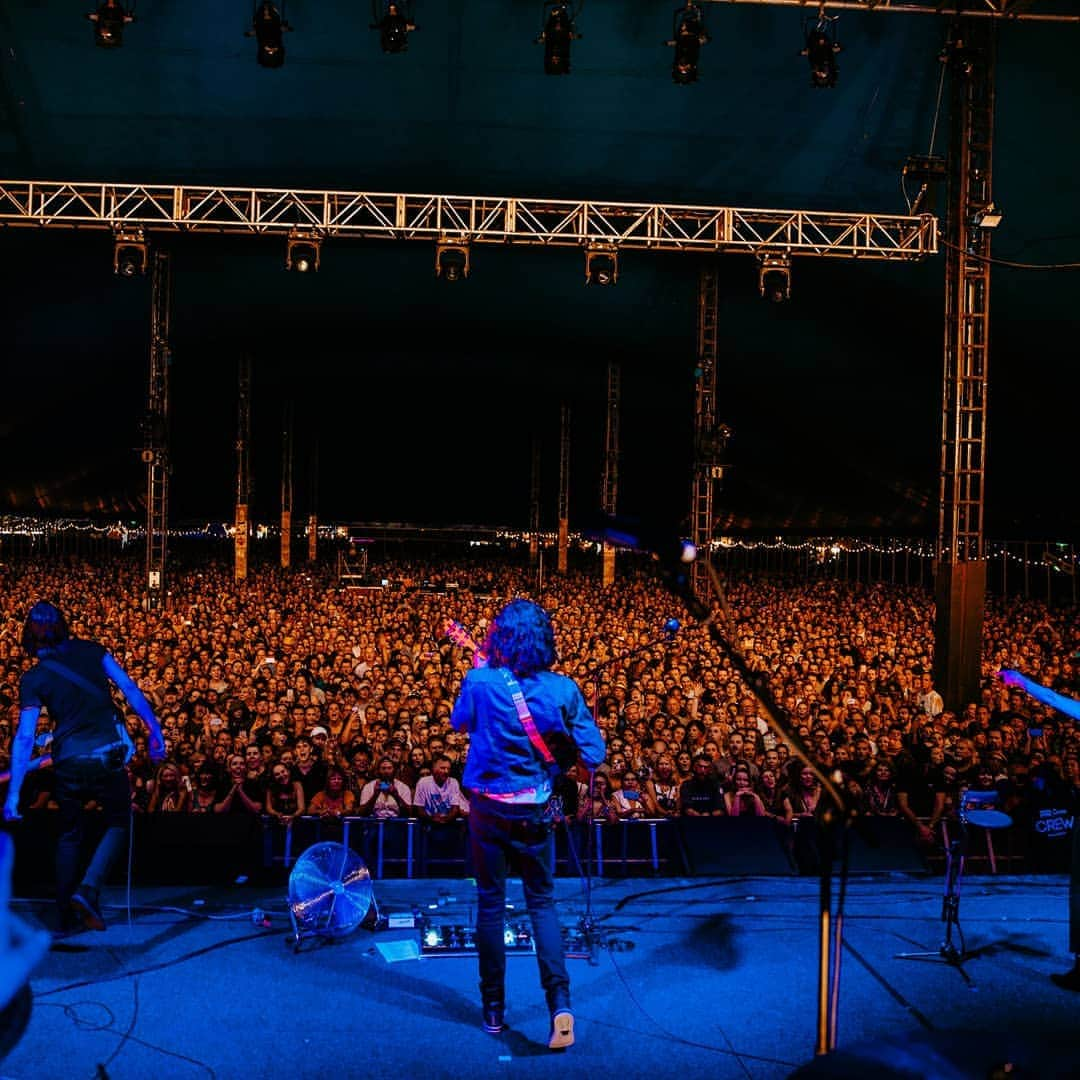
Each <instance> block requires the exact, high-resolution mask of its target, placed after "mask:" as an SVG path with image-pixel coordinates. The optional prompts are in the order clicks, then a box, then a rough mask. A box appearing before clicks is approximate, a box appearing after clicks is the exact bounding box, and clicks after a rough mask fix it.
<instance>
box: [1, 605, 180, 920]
mask: <svg viewBox="0 0 1080 1080" xmlns="http://www.w3.org/2000/svg"><path fill="white" fill-rule="evenodd" d="M22 643H23V648H24V649H25V650H26V651H27V652H28V653H29V654H30V656H31V657H33V658H34V659H36V660H37V664H35V665H34V667H32V668H30V670H29V671H27V672H25V673H24V674H23V677H22V680H21V681H20V683H19V726H18V730H17V732H16V735H15V738H14V739H13V740H12V744H11V787H10V788H9V789H8V796H7V801H6V802H5V804H4V818H5V819H6V820H7V821H12V820H15V819H17V818H18V817H19V816H20V815H19V792H20V789H21V788H22V782H23V778H24V777H25V775H26V771H27V768H28V766H29V764H30V754H31V751H32V750H33V745H34V734H35V732H36V730H37V721H38V715H39V714H40V713H41V710H42V709H43V708H45V709H48V711H49V719H50V721H51V722H52V724H53V740H52V756H53V765H54V769H55V775H56V791H55V798H56V801H57V803H58V804H59V806H60V839H59V842H58V843H57V848H56V901H57V904H58V906H59V909H60V927H59V930H60V933H61V934H63V933H66V932H70V931H73V930H75V929H77V928H78V925H79V923H81V924H82V925H83V926H85V927H86V928H89V929H93V930H104V929H105V920H104V918H103V917H102V914H101V908H100V906H99V903H98V890H99V889H100V887H101V885H102V883H103V882H104V881H105V878H106V876H107V875H108V872H109V868H110V866H111V865H112V863H113V861H114V860H115V858H116V856H117V855H118V854H119V853H120V850H121V848H122V847H123V845H124V842H125V840H126V839H127V831H128V826H129V820H130V812H131V790H130V786H129V784H128V775H127V770H126V769H125V767H124V766H125V765H126V764H127V760H128V758H129V757H130V756H131V752H132V750H133V746H132V743H131V739H130V738H129V736H128V733H127V730H126V729H125V727H124V723H123V720H122V718H121V717H120V716H119V715H118V713H117V711H116V707H115V706H114V704H113V700H112V695H111V693H110V691H109V680H111V681H112V682H114V683H115V684H116V685H117V686H118V687H119V688H120V692H121V693H122V694H123V695H124V697H125V699H126V700H127V701H128V703H129V704H130V705H131V707H132V708H133V709H134V710H135V711H136V712H137V713H138V714H139V717H140V718H141V719H142V721H143V723H144V724H146V727H147V729H148V730H149V733H150V738H149V742H148V751H149V755H150V758H151V760H153V761H163V760H164V758H165V740H164V739H163V737H162V734H161V727H160V726H159V724H158V722H157V718H156V717H155V716H154V710H153V709H152V708H151V707H150V703H149V702H148V701H147V700H146V698H145V697H144V696H143V694H142V691H141V690H139V688H138V687H137V686H136V685H135V683H134V682H132V680H131V678H130V677H129V676H128V675H127V673H126V672H125V671H124V669H123V668H121V667H120V665H119V664H118V663H117V662H116V661H115V660H114V659H113V658H112V656H111V655H110V654H109V653H108V652H107V651H106V650H105V648H104V647H103V646H101V645H98V644H97V643H96V642H93V641H83V640H81V639H79V638H72V637H69V635H68V629H67V624H66V623H65V621H64V616H63V615H62V614H61V613H60V611H59V609H57V608H56V607H54V606H53V605H52V604H50V603H48V602H46V601H44V600H42V601H39V602H38V603H36V604H35V605H34V606H33V607H32V608H31V609H30V614H29V615H28V616H27V619H26V624H25V626H24V627H23V635H22ZM91 799H92V800H93V801H94V802H96V803H98V805H100V806H101V807H102V808H103V810H104V813H105V821H106V828H105V835H104V836H102V838H101V842H100V843H99V844H98V846H97V848H96V850H95V851H94V855H93V858H92V859H91V860H90V865H89V866H88V867H87V868H86V871H85V873H84V874H83V875H82V883H81V884H78V882H79V861H80V860H79V855H80V848H81V846H82V834H83V818H84V809H83V808H84V806H85V804H86V802H87V801H89V800H91ZM77 884H78V887H76V885H77Z"/></svg>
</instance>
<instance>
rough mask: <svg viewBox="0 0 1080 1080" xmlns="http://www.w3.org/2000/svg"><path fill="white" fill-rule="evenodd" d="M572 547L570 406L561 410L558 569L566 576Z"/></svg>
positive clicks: (564, 406) (565, 406)
mask: <svg viewBox="0 0 1080 1080" xmlns="http://www.w3.org/2000/svg"><path fill="white" fill-rule="evenodd" d="M569 545H570V406H569V405H563V406H562V407H561V409H560V410H559V547H558V563H557V564H556V565H557V568H558V571H559V573H560V574H565V573H566V569H567V564H568V552H569Z"/></svg>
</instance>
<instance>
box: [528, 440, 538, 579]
mask: <svg viewBox="0 0 1080 1080" xmlns="http://www.w3.org/2000/svg"><path fill="white" fill-rule="evenodd" d="M539 558H540V439H539V438H538V437H537V436H536V435H534V436H533V437H532V461H531V466H530V472H529V562H530V563H531V564H532V565H533V566H535V565H536V562H537V560H538V559H539Z"/></svg>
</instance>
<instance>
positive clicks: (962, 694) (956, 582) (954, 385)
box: [934, 19, 995, 712]
mask: <svg viewBox="0 0 1080 1080" xmlns="http://www.w3.org/2000/svg"><path fill="white" fill-rule="evenodd" d="M994 46H995V42H994V27H993V25H992V24H991V23H989V22H987V21H977V20H973V19H964V20H962V21H961V22H959V23H957V24H956V25H955V26H954V27H953V30H952V34H951V36H950V40H949V43H948V45H947V47H946V51H945V54H944V56H943V59H944V62H945V63H947V64H948V65H949V69H950V80H951V116H950V147H949V159H948V160H949V165H948V168H949V173H948V205H947V209H946V218H945V233H946V243H945V349H944V365H943V366H944V378H943V392H942V417H941V487H940V505H939V517H938V551H937V554H938V574H937V582H936V592H937V622H936V627H935V644H936V649H935V665H934V667H935V672H934V674H935V683H936V686H937V688H938V690H939V692H940V693H941V695H942V697H943V698H944V700H945V706H946V708H948V709H950V710H955V711H957V712H959V711H960V710H961V709H962V707H963V706H964V705H965V704H966V703H967V702H969V701H977V700H978V696H979V682H980V678H981V674H982V672H981V644H982V621H983V603H984V599H985V593H986V562H985V560H984V557H983V556H984V550H983V502H984V495H985V479H986V405H987V385H988V373H989V350H990V334H989V332H990V262H989V258H990V237H991V233H992V231H993V230H992V228H990V227H989V226H990V224H991V222H992V221H993V218H992V217H991V216H990V215H991V214H992V213H993V210H994V207H993V196H992V180H993V169H992V164H993V141H994V51H995V49H994Z"/></svg>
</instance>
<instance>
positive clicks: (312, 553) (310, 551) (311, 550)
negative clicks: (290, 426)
mask: <svg viewBox="0 0 1080 1080" xmlns="http://www.w3.org/2000/svg"><path fill="white" fill-rule="evenodd" d="M308 491H309V493H310V495H309V498H310V505H309V508H308V520H307V558H308V562H309V563H312V564H314V563H315V560H316V558H317V557H318V554H319V510H318V506H319V497H318V496H319V444H318V442H316V443H315V445H314V447H313V448H312V451H311V465H310V475H309V479H308Z"/></svg>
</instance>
